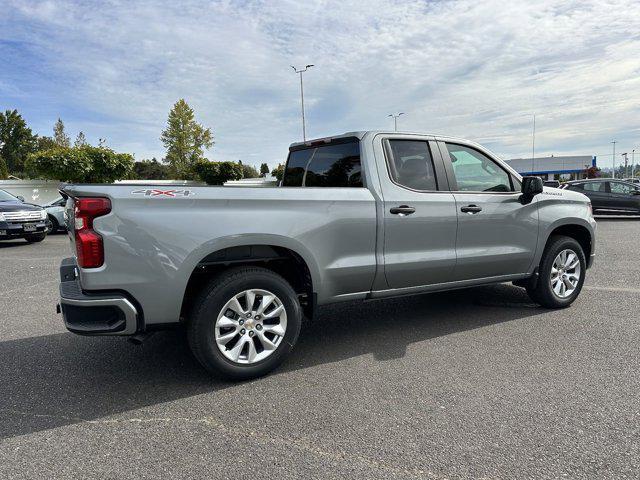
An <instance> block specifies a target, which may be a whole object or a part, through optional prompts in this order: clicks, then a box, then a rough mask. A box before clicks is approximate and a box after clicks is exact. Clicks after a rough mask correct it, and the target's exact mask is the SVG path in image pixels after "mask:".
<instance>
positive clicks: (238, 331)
mask: <svg viewBox="0 0 640 480" xmlns="http://www.w3.org/2000/svg"><path fill="white" fill-rule="evenodd" d="M301 318H302V311H301V308H300V304H299V302H298V298H297V296H296V293H295V292H294V291H293V289H292V288H291V286H290V285H289V284H288V283H287V282H286V280H284V279H283V278H282V277H281V276H280V275H277V274H276V273H274V272H272V271H270V270H267V269H264V268H256V267H239V268H234V269H231V270H228V271H225V272H223V273H222V274H220V275H218V276H216V277H215V278H213V279H212V280H211V281H210V282H209V285H208V286H207V287H206V288H205V289H204V290H203V291H202V293H201V294H200V296H199V297H198V299H197V300H196V303H195V305H194V308H193V311H192V314H191V316H190V321H189V326H188V337H189V344H190V346H191V350H192V351H193V353H194V355H195V357H196V358H197V359H198V361H200V363H201V364H202V365H203V366H204V367H205V368H206V369H207V370H208V371H209V372H211V373H212V374H214V375H217V376H222V377H226V378H231V379H234V380H245V379H249V378H255V377H259V376H261V375H265V374H267V373H269V372H270V371H271V370H273V369H274V368H276V367H277V366H278V365H280V363H282V361H283V360H284V359H285V358H286V357H287V355H288V354H289V352H291V350H292V349H293V347H294V345H295V344H296V342H297V340H298V335H299V333H300V325H301Z"/></svg>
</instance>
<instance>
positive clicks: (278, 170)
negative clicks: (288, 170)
mask: <svg viewBox="0 0 640 480" xmlns="http://www.w3.org/2000/svg"><path fill="white" fill-rule="evenodd" d="M271 175H273V176H274V177H276V178H277V179H278V181H281V180H282V177H283V176H284V165H283V164H279V165H278V166H277V167H276V168H274V169H273V170H271Z"/></svg>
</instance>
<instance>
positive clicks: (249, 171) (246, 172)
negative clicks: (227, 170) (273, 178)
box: [238, 160, 260, 178]
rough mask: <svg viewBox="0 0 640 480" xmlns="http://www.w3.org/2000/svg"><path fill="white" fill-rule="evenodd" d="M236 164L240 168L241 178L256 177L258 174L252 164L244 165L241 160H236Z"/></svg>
mask: <svg viewBox="0 0 640 480" xmlns="http://www.w3.org/2000/svg"><path fill="white" fill-rule="evenodd" d="M238 165H240V167H241V168H242V178H258V177H259V176H260V174H259V173H258V170H257V169H256V167H254V166H253V165H245V164H244V163H242V160H238Z"/></svg>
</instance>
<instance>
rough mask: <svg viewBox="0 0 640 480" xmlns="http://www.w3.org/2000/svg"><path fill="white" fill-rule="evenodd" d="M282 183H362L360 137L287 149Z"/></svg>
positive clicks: (328, 184)
mask: <svg viewBox="0 0 640 480" xmlns="http://www.w3.org/2000/svg"><path fill="white" fill-rule="evenodd" d="M282 186H283V187H362V171H361V167H360V141H359V140H358V139H354V140H353V141H348V142H343V143H339V144H329V145H320V146H316V147H309V148H304V149H296V150H293V151H292V152H291V153H289V159H288V160H287V166H286V168H285V170H284V177H283V179H282Z"/></svg>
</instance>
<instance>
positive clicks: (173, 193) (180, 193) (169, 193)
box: [131, 188, 196, 197]
mask: <svg viewBox="0 0 640 480" xmlns="http://www.w3.org/2000/svg"><path fill="white" fill-rule="evenodd" d="M131 194H132V195H144V196H145V197H188V196H190V195H195V194H196V192H194V191H193V190H160V189H158V188H146V189H141V190H133V191H132V192H131Z"/></svg>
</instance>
